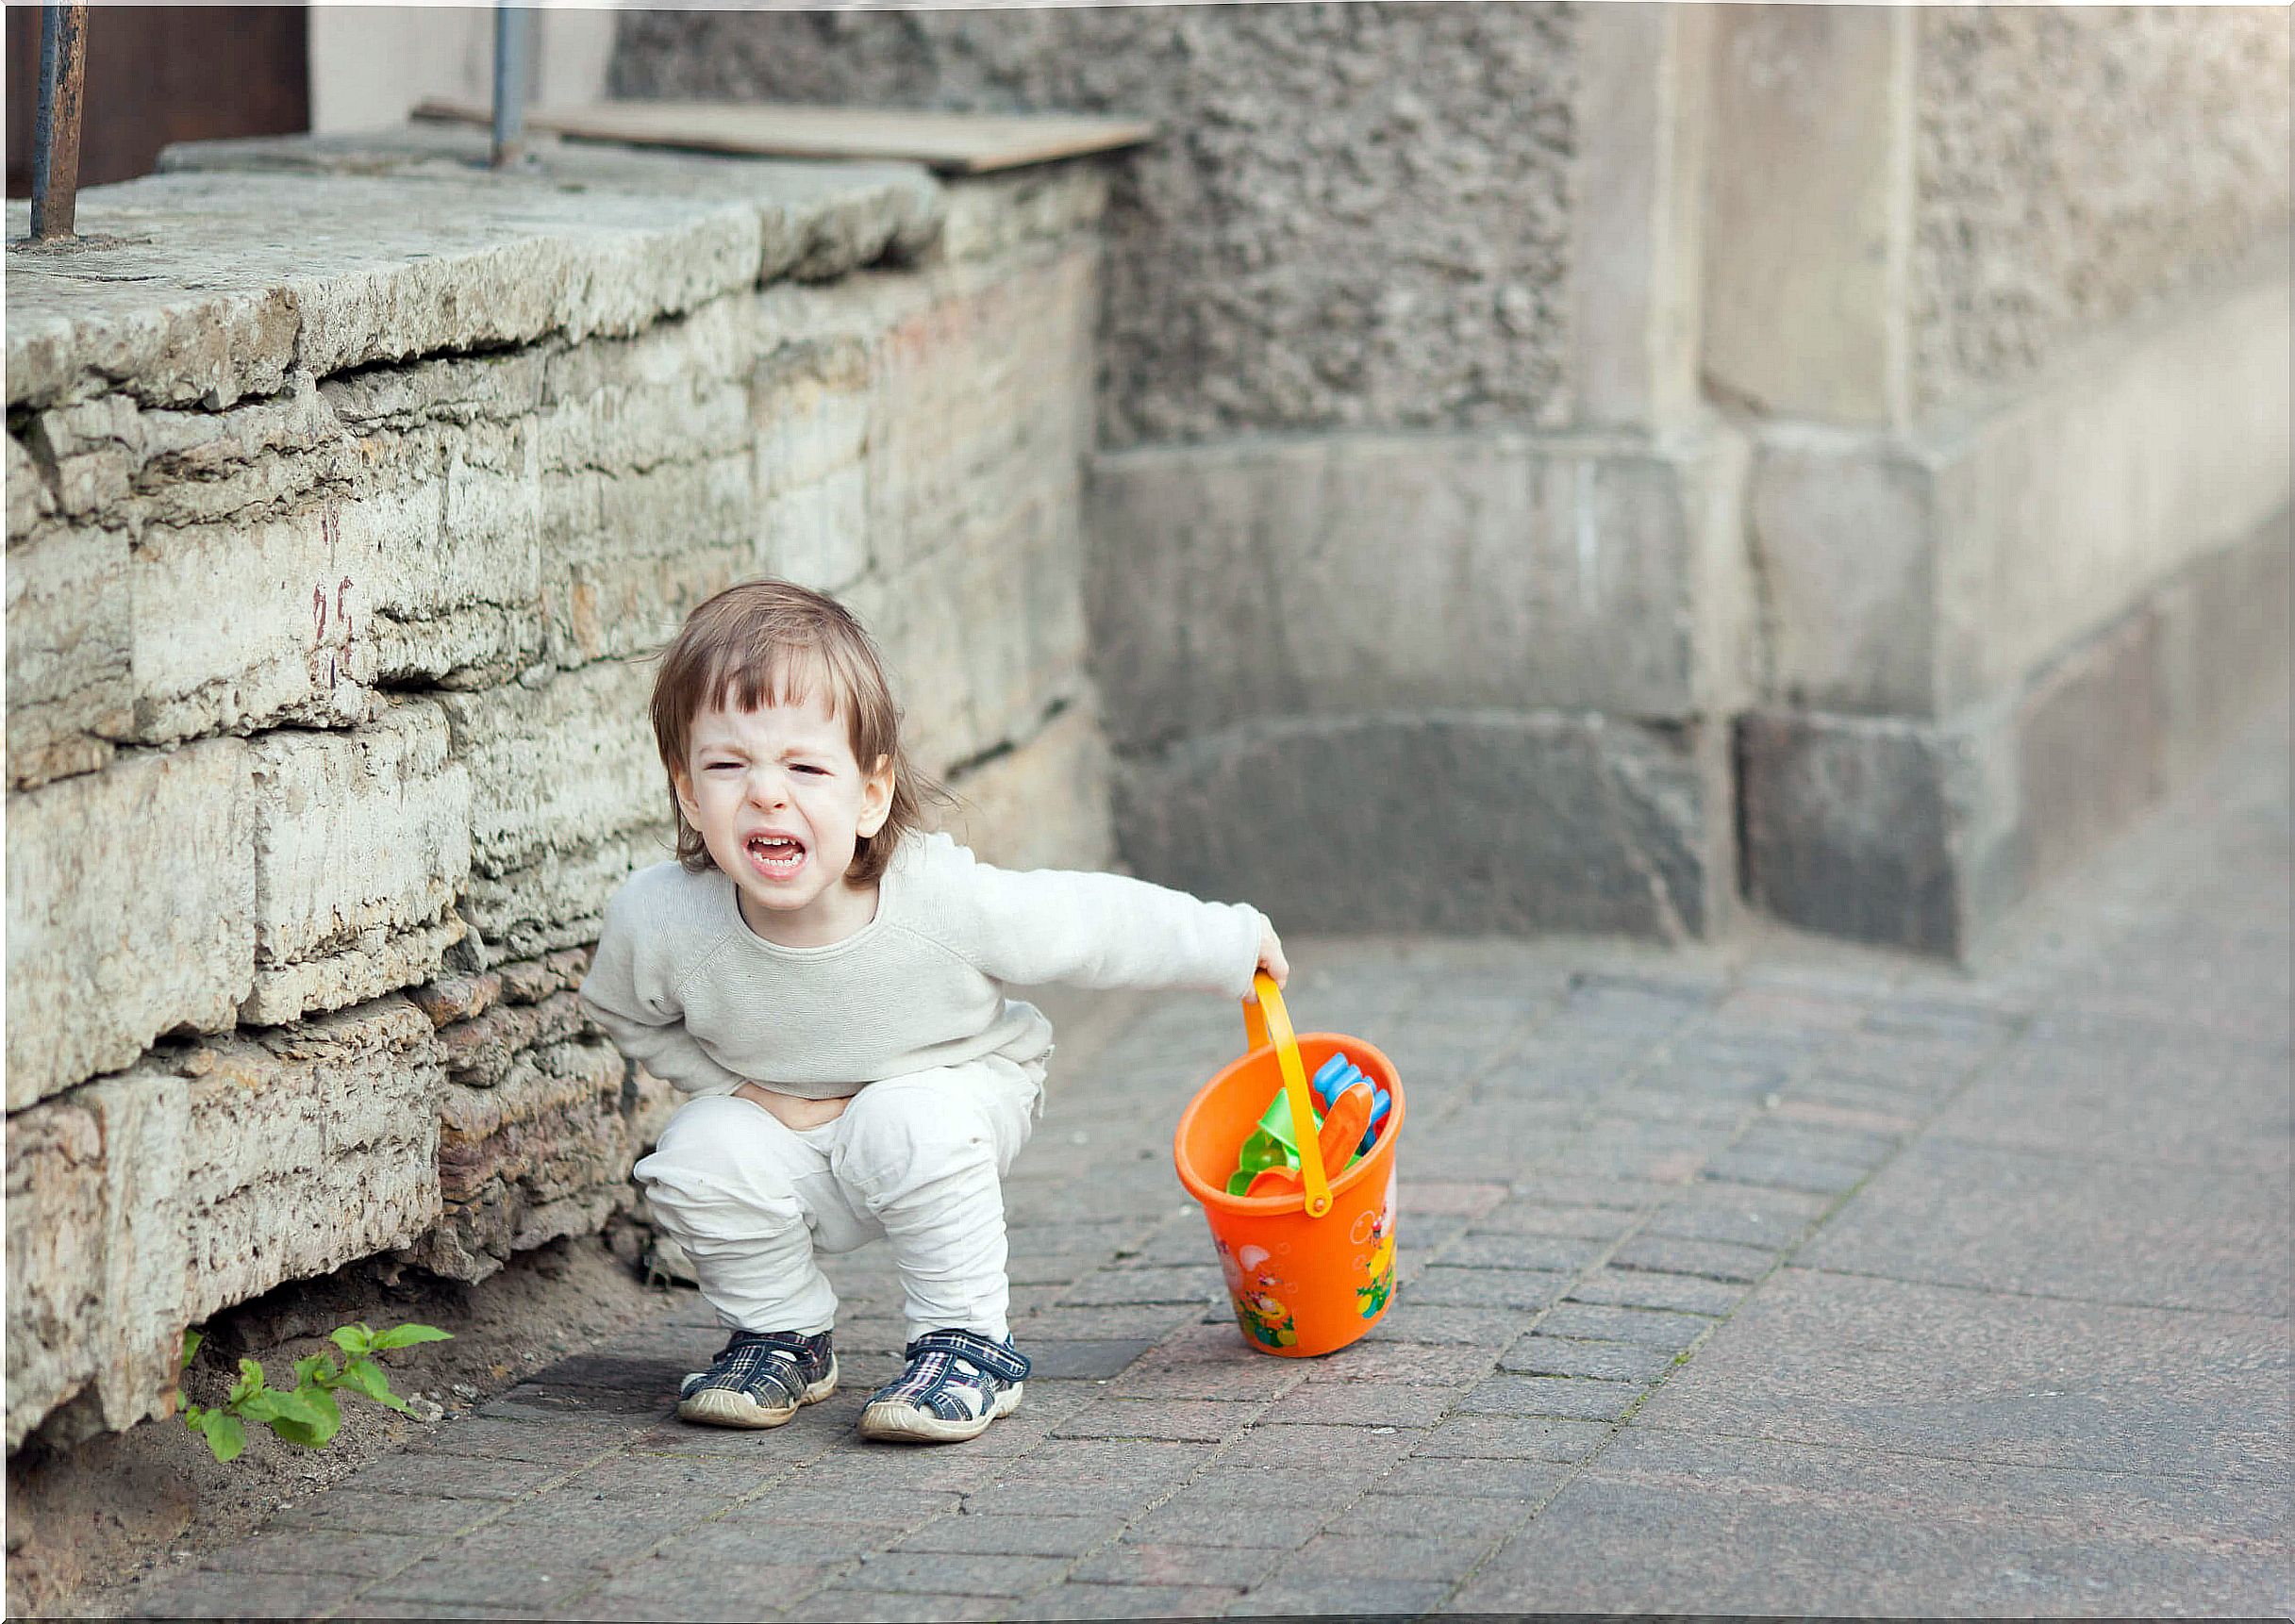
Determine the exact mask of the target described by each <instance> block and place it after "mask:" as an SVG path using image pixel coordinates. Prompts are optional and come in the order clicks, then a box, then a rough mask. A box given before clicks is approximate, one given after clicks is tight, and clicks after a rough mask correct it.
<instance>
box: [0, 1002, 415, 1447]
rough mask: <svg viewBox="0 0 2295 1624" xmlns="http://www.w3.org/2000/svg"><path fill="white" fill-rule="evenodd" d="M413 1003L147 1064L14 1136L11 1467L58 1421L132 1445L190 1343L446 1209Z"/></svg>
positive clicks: (59, 1105)
mask: <svg viewBox="0 0 2295 1624" xmlns="http://www.w3.org/2000/svg"><path fill="white" fill-rule="evenodd" d="M430 1045H431V1037H430V1023H429V1021H428V1020H427V1019H424V1016H423V1015H422V1013H421V1012H420V1011H419V1010H417V1009H415V1008H414V1007H413V1005H411V1004H409V1003H407V1002H406V1001H405V1000H404V999H400V998H395V997H393V998H388V999H382V1000H378V1001H377V1002H375V1003H372V1004H367V1005H363V1006H361V1007H360V1008H358V1009H355V1010H346V1011H343V1012H341V1013H339V1014H335V1015H330V1016H325V1017H322V1018H320V1019H315V1020H312V1021H309V1022H307V1023H303V1024H299V1025H296V1026H292V1027H284V1028H280V1029H277V1030H275V1031H272V1032H266V1033H264V1034H262V1035H261V1036H260V1037H259V1038H248V1037H243V1036H225V1037H222V1038H218V1039H214V1040H212V1041H208V1042H205V1043H200V1044H197V1045H193V1046H190V1047H188V1048H180V1049H174V1050H169V1051H166V1052H161V1053H158V1054H155V1055H154V1056H153V1057H152V1058H151V1059H150V1060H148V1061H146V1062H145V1063H144V1064H143V1065H141V1066H139V1067H137V1068H136V1069H134V1070H132V1071H129V1072H127V1073H125V1074H124V1075H122V1076H118V1077H112V1078H107V1079H105V1080H103V1081H102V1082H99V1083H93V1084H90V1085H86V1086H84V1087H80V1088H76V1089H74V1090H72V1091H70V1092H69V1093H66V1094H64V1095H61V1096H59V1097H58V1098H56V1099H53V1100H49V1101H46V1102H42V1103H41V1104H39V1105H36V1106H34V1107H32V1108H31V1109H30V1110H28V1111H25V1112H21V1113H19V1114H17V1115H14V1116H11V1117H10V1118H9V1119H8V1447H9V1448H10V1449H11V1450H12V1449H14V1448H15V1446H16V1445H17V1444H18V1443H19V1442H21V1441H22V1440H23V1438H24V1437H25V1435H26V1433H29V1432H30V1430H31V1429H32V1427H33V1426H34V1425H35V1424H37V1423H38V1422H40V1421H41V1420H42V1418H43V1417H46V1416H47V1415H48V1413H49V1412H50V1411H52V1410H53V1409H55V1408H56V1407H57V1406H58V1405H59V1404H61V1403H63V1402H64V1401H66V1400H71V1399H73V1398H75V1395H78V1394H81V1393H86V1394H88V1395H89V1397H88V1399H87V1400H86V1401H85V1402H83V1403H80V1404H77V1405H75V1408H74V1414H73V1416H72V1417H71V1418H70V1419H69V1420H68V1421H67V1422H66V1423H65V1426H66V1430H68V1431H73V1432H87V1431H92V1430H95V1429H96V1428H99V1427H104V1428H113V1429H116V1428H120V1427H125V1426H127V1425H129V1424H131V1423H133V1422H135V1421H137V1420H139V1419H141V1418H142V1417H144V1416H147V1415H152V1414H157V1413H160V1412H162V1411H163V1409H164V1408H165V1406H166V1403H167V1401H168V1395H170V1394H172V1393H173V1392H174V1391H175V1374H176V1356H177V1354H178V1352H179V1351H180V1345H181V1339H182V1334H183V1331H184V1328H185V1327H186V1326H189V1325H194V1324H197V1323H199V1322H200V1321H202V1320H204V1319H206V1318H207V1317H208V1315H210V1314H212V1313H213V1312H214V1311H215V1310H216V1309H218V1308H222V1307H225V1306H227V1305H228V1304H231V1303H234V1302H240V1301H245V1300H246V1299H247V1298H250V1297H253V1296H256V1295H258V1294H259V1293H261V1292H264V1291H267V1290H269V1289H270V1288H271V1287H273V1286H274V1285H277V1284H281V1283H282V1282H284V1281H289V1280H295V1279H301V1278H305V1277H307V1276H309V1275H314V1274H323V1273H325V1272H327V1271H328V1270H330V1269H333V1268H340V1267H341V1265H343V1264H345V1263H348V1262H350V1261H351V1260H352V1259H354V1258H358V1257H365V1256H368V1255H370V1254H372V1253H374V1252H376V1251H384V1250H387V1249H389V1248H391V1247H394V1246H402V1245H405V1244H407V1242H409V1241H411V1240H413V1239H414V1238H415V1237H416V1236H417V1235H421V1234H422V1233H423V1231H424V1229H425V1228H426V1227H427V1226H428V1225H429V1223H430V1222H431V1220H432V1218H434V1217H435V1216H436V1214H437V1211H438V1204H439V1190H438V1176H437V1170H436V1165H435V1156H436V1148H437V1144H438V1117H437V1106H436V1092H437V1089H438V1087H439V1086H440V1078H439V1071H438V1068H437V1063H436V1060H435V1057H434V1055H433V1054H432V1052H431V1049H430Z"/></svg>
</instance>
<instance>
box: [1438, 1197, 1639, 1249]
mask: <svg viewBox="0 0 2295 1624" xmlns="http://www.w3.org/2000/svg"><path fill="white" fill-rule="evenodd" d="M1633 1222H1634V1218H1633V1215H1632V1214H1631V1213H1630V1212H1621V1211H1620V1210H1619V1209H1618V1208H1616V1207H1569V1206H1543V1205H1540V1204H1538V1202H1535V1201H1507V1202H1506V1203H1505V1205H1503V1206H1496V1207H1492V1208H1491V1209H1490V1210H1489V1211H1488V1212H1486V1213H1484V1214H1483V1215H1482V1216H1481V1217H1479V1218H1476V1219H1475V1220H1474V1222H1473V1225H1472V1229H1473V1232H1474V1233H1475V1234H1477V1235H1540V1236H1548V1237H1553V1238H1557V1239H1569V1240H1589V1241H1611V1240H1615V1239H1617V1238H1618V1237H1619V1236H1620V1235H1623V1234H1625V1232H1626V1231H1627V1230H1628V1229H1630V1228H1631V1227H1632V1226H1633Z"/></svg>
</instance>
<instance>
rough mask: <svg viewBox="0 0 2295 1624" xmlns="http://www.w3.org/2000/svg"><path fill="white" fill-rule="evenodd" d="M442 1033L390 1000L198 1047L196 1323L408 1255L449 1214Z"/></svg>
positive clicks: (191, 1203)
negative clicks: (442, 1194) (442, 1134)
mask: <svg viewBox="0 0 2295 1624" xmlns="http://www.w3.org/2000/svg"><path fill="white" fill-rule="evenodd" d="M436 1044H437V1040H436V1038H435V1037H434V1036H432V1033H431V1027H430V1021H429V1019H427V1018H426V1017H425V1016H424V1015H423V1013H422V1012H421V1011H420V1010H418V1009H416V1008H415V1007H414V1005H413V1004H411V1003H407V1001H406V1000H405V999H403V998H398V997H391V998H384V999H378V1000H376V1001H375V1002H374V1003H369V1004H363V1005H361V1006H359V1007H358V1008H356V1009H346V1010H340V1011H337V1012H336V1013H334V1014H331V1015H324V1016H319V1017H316V1018H314V1019H310V1020H308V1021H304V1022H301V1023H298V1024H297V1025H294V1026H290V1027H284V1028H281V1029H278V1030H276V1031H272V1032H264V1033H262V1034H260V1035H258V1036H256V1037H254V1038H248V1037H226V1038H224V1039H221V1040H219V1041H217V1042H215V1043H211V1044H206V1045H202V1046H201V1047H199V1048H196V1049H194V1050H192V1051H191V1053H190V1054H189V1055H188V1056H187V1057H185V1058H184V1059H183V1060H181V1061H180V1062H178V1063H177V1065H176V1069H178V1070H179V1071H180V1072H181V1074H182V1075H184V1076H186V1077H188V1078H189V1079H190V1080H191V1089H190V1100H189V1112H190V1121H191V1144H190V1147H189V1151H188V1153H187V1155H186V1157H185V1183H184V1197H185V1207H184V1217H183V1220H182V1222H183V1228H182V1231H181V1233H180V1237H179V1241H178V1244H183V1243H185V1242H188V1244H189V1246H190V1268H191V1273H190V1280H189V1284H188V1287H187V1295H186V1308H187V1312H188V1315H189V1317H190V1320H191V1322H192V1323H196V1322H198V1321H199V1320H202V1319H205V1318H206V1317H208V1315H210V1314H212V1313H214V1312H215V1311H217V1310H218V1309H221V1308H225V1307H228V1306H229V1305H231V1304H232V1303H235V1302H242V1301H246V1300H247V1299H248V1298H250V1297H254V1296H257V1295H258V1294H259V1293H262V1292H265V1291H268V1290H270V1289H271V1288H272V1287H273V1286H274V1285H277V1284H281V1283H283V1282H285V1281H290V1280H302V1279H307V1278H308V1277H310V1276H312V1275H317V1274H324V1273H326V1272H328V1271H329V1270H331V1269H336V1268H341V1267H342V1266H343V1265H344V1264H346V1263H349V1262H351V1261H352V1260H353V1259H355V1258H360V1257H367V1256H371V1255H372V1254H374V1252H377V1251H387V1250H389V1249H390V1248H391V1247H395V1246H403V1245H406V1244H407V1242H409V1241H411V1240H413V1239H414V1237H415V1236H417V1235H421V1234H422V1233H423V1232H424V1230H425V1229H426V1228H428V1227H429V1225H430V1223H431V1221H432V1220H433V1219H434V1218H436V1217H437V1215H438V1211H439V1193H438V1176H437V1154H438V1144H439V1128H438V1106H437V1102H438V1098H439V1090H440V1089H441V1087H442V1086H443V1083H442V1081H441V1074H440V1070H439V1061H438V1051H437V1047H436Z"/></svg>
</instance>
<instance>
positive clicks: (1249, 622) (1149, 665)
mask: <svg viewBox="0 0 2295 1624" xmlns="http://www.w3.org/2000/svg"><path fill="white" fill-rule="evenodd" d="M1741 468H1742V464H1741V456H1740V455H1739V454H1738V446H1737V442H1736V441H1735V440H1734V439H1733V438H1732V437H1730V436H1729V435H1728V434H1727V433H1726V432H1725V431H1721V430H1718V429H1717V430H1714V431H1712V432H1710V433H1708V434H1706V435H1704V436H1690V435H1683V436H1680V437H1677V438H1671V439H1660V440H1656V441H1655V442H1653V441H1648V440H1642V439H1633V438H1627V437H1598V436H1585V437H1561V436H1556V437H1553V438H1551V439H1543V438H1540V439H1532V438H1528V437H1515V436H1499V435H1491V436H1472V437H1465V436H1460V437H1440V438H1436V437H1415V438H1377V439H1371V438H1354V437H1337V436H1324V437H1317V438H1314V439H1298V440H1291V441H1285V442H1256V441H1255V442H1242V443H1231V444H1228V445H1222V446H1219V447H1200V448H1198V447H1178V448H1172V447H1161V448H1156V449H1155V450H1150V451H1139V452H1132V453H1126V454H1123V455H1119V456H1103V457H1101V458H1099V459H1098V460H1097V461H1096V462H1095V464H1094V467H1093V473H1092V489H1091V503H1090V509H1089V511H1090V515H1091V574H1090V592H1091V613H1092V623H1093V626H1094V627H1095V629H1096V633H1097V635H1096V636H1095V638H1094V639H1093V644H1092V653H1091V659H1092V670H1093V673H1094V675H1095V676H1096V677H1097V679H1098V681H1099V685H1100V689H1101V693H1102V695H1103V699H1104V704H1105V705H1106V712H1107V717H1108V725H1109V730H1110V734H1111V737H1112V738H1113V740H1114V742H1115V744H1116V746H1117V748H1118V749H1119V750H1123V751H1135V750H1139V749H1140V748H1143V747H1156V746H1160V745H1162V744H1165V743H1167V742H1169V741H1171V740H1172V739H1174V738H1184V737H1189V736H1190V735H1197V734H1201V733H1205V732H1208V731H1213V730H1216V729H1218V728H1222V727H1227V726H1232V725H1234V724H1236V723H1238V722H1240V721H1250V720H1253V719H1257V718H1276V717H1286V718H1297V717H1344V716H1355V715H1361V714H1363V713H1365V712H1371V711H1377V710H1395V709H1408V708H1413V707H1417V706H1429V705H1439V706H1444V707H1455V708H1462V709H1465V708H1474V707H1480V706H1490V707H1494V708H1505V709H1517V710H1520V709H1539V708H1551V709H1556V710H1592V711H1601V712H1605V713H1607V714H1611V715H1619V716H1625V717H1632V718H1635V719H1637V720H1642V721H1660V720H1680V719H1688V718H1692V717H1696V716H1699V715H1705V714H1712V713H1714V712H1716V711H1720V710H1725V709H1726V708H1728V707H1729V705H1730V704H1731V703H1732V702H1733V701H1734V700H1735V699H1736V697H1737V696H1738V693H1739V692H1740V690H1741V688H1742V682H1743V672H1744V670H1745V665H1746V659H1745V653H1744V650H1743V647H1742V642H1741V639H1742V637H1743V633H1744V627H1745V621H1746V618H1747V617H1746V616H1745V614H1744V613H1743V611H1742V605H1743V604H1744V601H1745V596H1746V587H1745V583H1744V581H1743V580H1742V578H1741V565H1740V558H1741V553H1740V545H1739V542H1738V537H1737V526H1736V522H1735V518H1734V516H1735V513H1736V510H1737V508H1738V501H1739V497H1738V481H1739V477H1740V474H1741Z"/></svg>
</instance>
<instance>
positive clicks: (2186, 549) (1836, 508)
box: [1750, 268, 2289, 719]
mask: <svg viewBox="0 0 2295 1624" xmlns="http://www.w3.org/2000/svg"><path fill="white" fill-rule="evenodd" d="M2288 308H2289V295H2288V289H2287V278H2286V272H2285V270H2284V268H2275V269H2274V268H2266V270H2265V271H2264V272H2263V273H2260V274H2259V275H2257V276H2254V277H2252V278H2251V279H2249V280H2248V281H2247V282H2246V283H2245V284H2243V285H2242V286H2240V287H2239V288H2237V289H2235V290H2232V291H2231V292H2228V293H2225V294H2223V295H2221V296H2220V297H2216V298H2212V299H2209V300H2207V301H2204V302H2203V303H2202V304H2200V305H2198V306H2196V307H2192V308H2189V309H2187V310H2185V311H2184V312H2182V313H2181V314H2180V315H2179V316H2177V317H2176V318H2175V319H2173V320H2171V321H2169V322H2166V323H2163V324H2160V325H2157V326H2155V327H2152V328H2149V329H2146V330H2143V331H2129V332H2122V333H2119V334H2116V335H2113V336H2112V341H2111V342H2109V343H2100V346H2099V347H2098V348H2096V349H2094V350H2093V351H2092V352H2091V353H2090V354H2088V355H2087V356H2086V357H2084V358H2081V359H2079V360H2078V361H2077V362H2076V363H2072V362H2068V363H2067V365H2066V366H2065V367H2064V368H2063V369H2062V370H2061V372H2060V373H2059V374H2058V375H2056V376H2054V377H2053V378H2051V379H2050V380H2049V381H2048V382H2047V384H2046V385H2045V386H2044V387H2040V388H2036V389H2033V390H2032V391H2031V392H2029V393H2028V394H2026V395H2024V396H2022V397H2021V398H2019V399H2017V400H2015V401H2012V402H2010V403H2008V404H2006V405H2004V406H1997V407H1995V408H1994V409H1990V410H1988V411H1985V412H1982V413H1978V414H1974V415H1972V416H1971V417H1969V418H1968V419H1966V420H1965V421H1960V420H1954V421H1940V422H1938V423H1935V424H1932V425H1929V426H1927V427H1924V428H1923V429H1921V430H1920V431H1919V432H1917V433H1914V434H1910V435H1874V434H1851V433H1847V432H1839V431H1831V432H1828V431H1821V430H1812V429H1808V428H1805V427H1797V426H1786V427H1783V428H1778V429H1774V430H1771V431H1770V432H1769V433H1768V434H1766V435H1765V436H1764V438H1763V442H1762V445H1761V448H1760V451H1759V453H1758V455H1757V456H1756V458H1755V468H1754V472H1753V475H1752V503H1751V508H1750V511H1751V515H1752V535H1751V540H1752V544H1753V552H1754V555H1755V567H1756V570H1757V571H1758V573H1759V580H1760V586H1761V593H1762V605H1763V608H1764V611H1765V624H1766V625H1767V627H1768V628H1769V632H1770V645H1769V650H1768V656H1769V671H1768V672H1767V678H1766V686H1767V688H1768V691H1769V693H1770V694H1771V696H1772V697H1776V698H1799V699H1802V700H1803V701H1804V702H1805V703H1808V704H1814V705H1818V706H1821V707H1824V708H1828V709H1832V710H1837V711H1880V712H1893V713H1896V714H1903V715H1909V716H1917V717H1924V718H1930V719H1937V718H1943V717H1947V716H1950V715H1952V714H1954V712H1956V711H1958V710H1959V709H1961V708H1962V707H1964V706H1966V705H1969V704H1975V703H1978V702H1979V701H1981V700H1983V699H1985V698H1987V696H1992V695H1997V694H2001V693H2004V692H2008V691H2012V690H2013V689H2015V688H2018V687H2019V686H2021V684H2022V683H2024V682H2025V681H2026V680H2028V679H2029V678H2030V677H2031V675H2032V674H2033V673H2034V672H2035V671H2037V670H2038V669H2039V668H2040V667H2041V666H2042V665H2044V664H2045V663H2046V662H2048V661H2050V660H2053V659H2054V658H2057V657H2058V656H2059V655H2062V654H2063V653H2064V651H2066V650H2067V649H2069V648H2070V647H2071V646H2072V645H2073V644H2074V643H2075V642H2077V641H2078V640H2079V639H2080V638H2084V637H2088V636H2093V635H2095V634H2097V633H2099V632H2100V631H2102V630H2103V629H2104V627H2106V626H2108V625H2110V624H2111V623H2112V622H2113V621H2115V620H2117V619H2118V618H2119V617H2120V616H2121V615H2123V614H2125V613H2127V612H2128V611H2129V610H2130V609H2131V608H2132V607H2133V605H2135V604H2136V603H2137V602H2138V601H2139V600H2140V599H2141V598H2142V597H2143V596H2144V594H2146V593H2147V592H2149V591H2151V590H2153V589H2154V588H2157V587H2158V586H2159V585H2160V584H2161V583H2162V582H2164V581H2165V580H2167V579H2168V578H2169V577H2170V576H2172V575H2173V574H2174V573H2175V572H2177V571H2178V570H2180V569H2182V568H2183V567H2185V566H2186V565H2187V564H2189V563H2190V562H2191V561H2193V560H2194V559H2196V558H2198V557H2200V556H2202V555H2205V554H2208V553H2210V552H2212V551H2214V550H2216V549H2218V548H2220V547H2223V546H2225V545H2228V544H2230V543H2232V542H2235V541H2237V539H2240V538H2242V537H2245V536H2248V535H2250V534H2252V533H2253V530H2254V528H2255V526H2256V525H2258V524H2259V523H2262V522H2265V521H2266V520H2268V519H2269V518H2270V516H2271V515H2273V514H2274V513H2276V512H2278V511H2279V510H2280V509H2281V508H2283V507H2284V506H2285V505H2287V497H2288V472H2287V439H2288V435H2289V417H2288V410H2289V407H2288V379H2287V368H2286V367H2285V366H2284V365H2283V364H2281V362H2282V358H2283V357H2284V356H2285V354H2286V352H2287V343H2288V329H2287V323H2288ZM2227 403H2237V405H2236V407H2231V406H2227Z"/></svg>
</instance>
